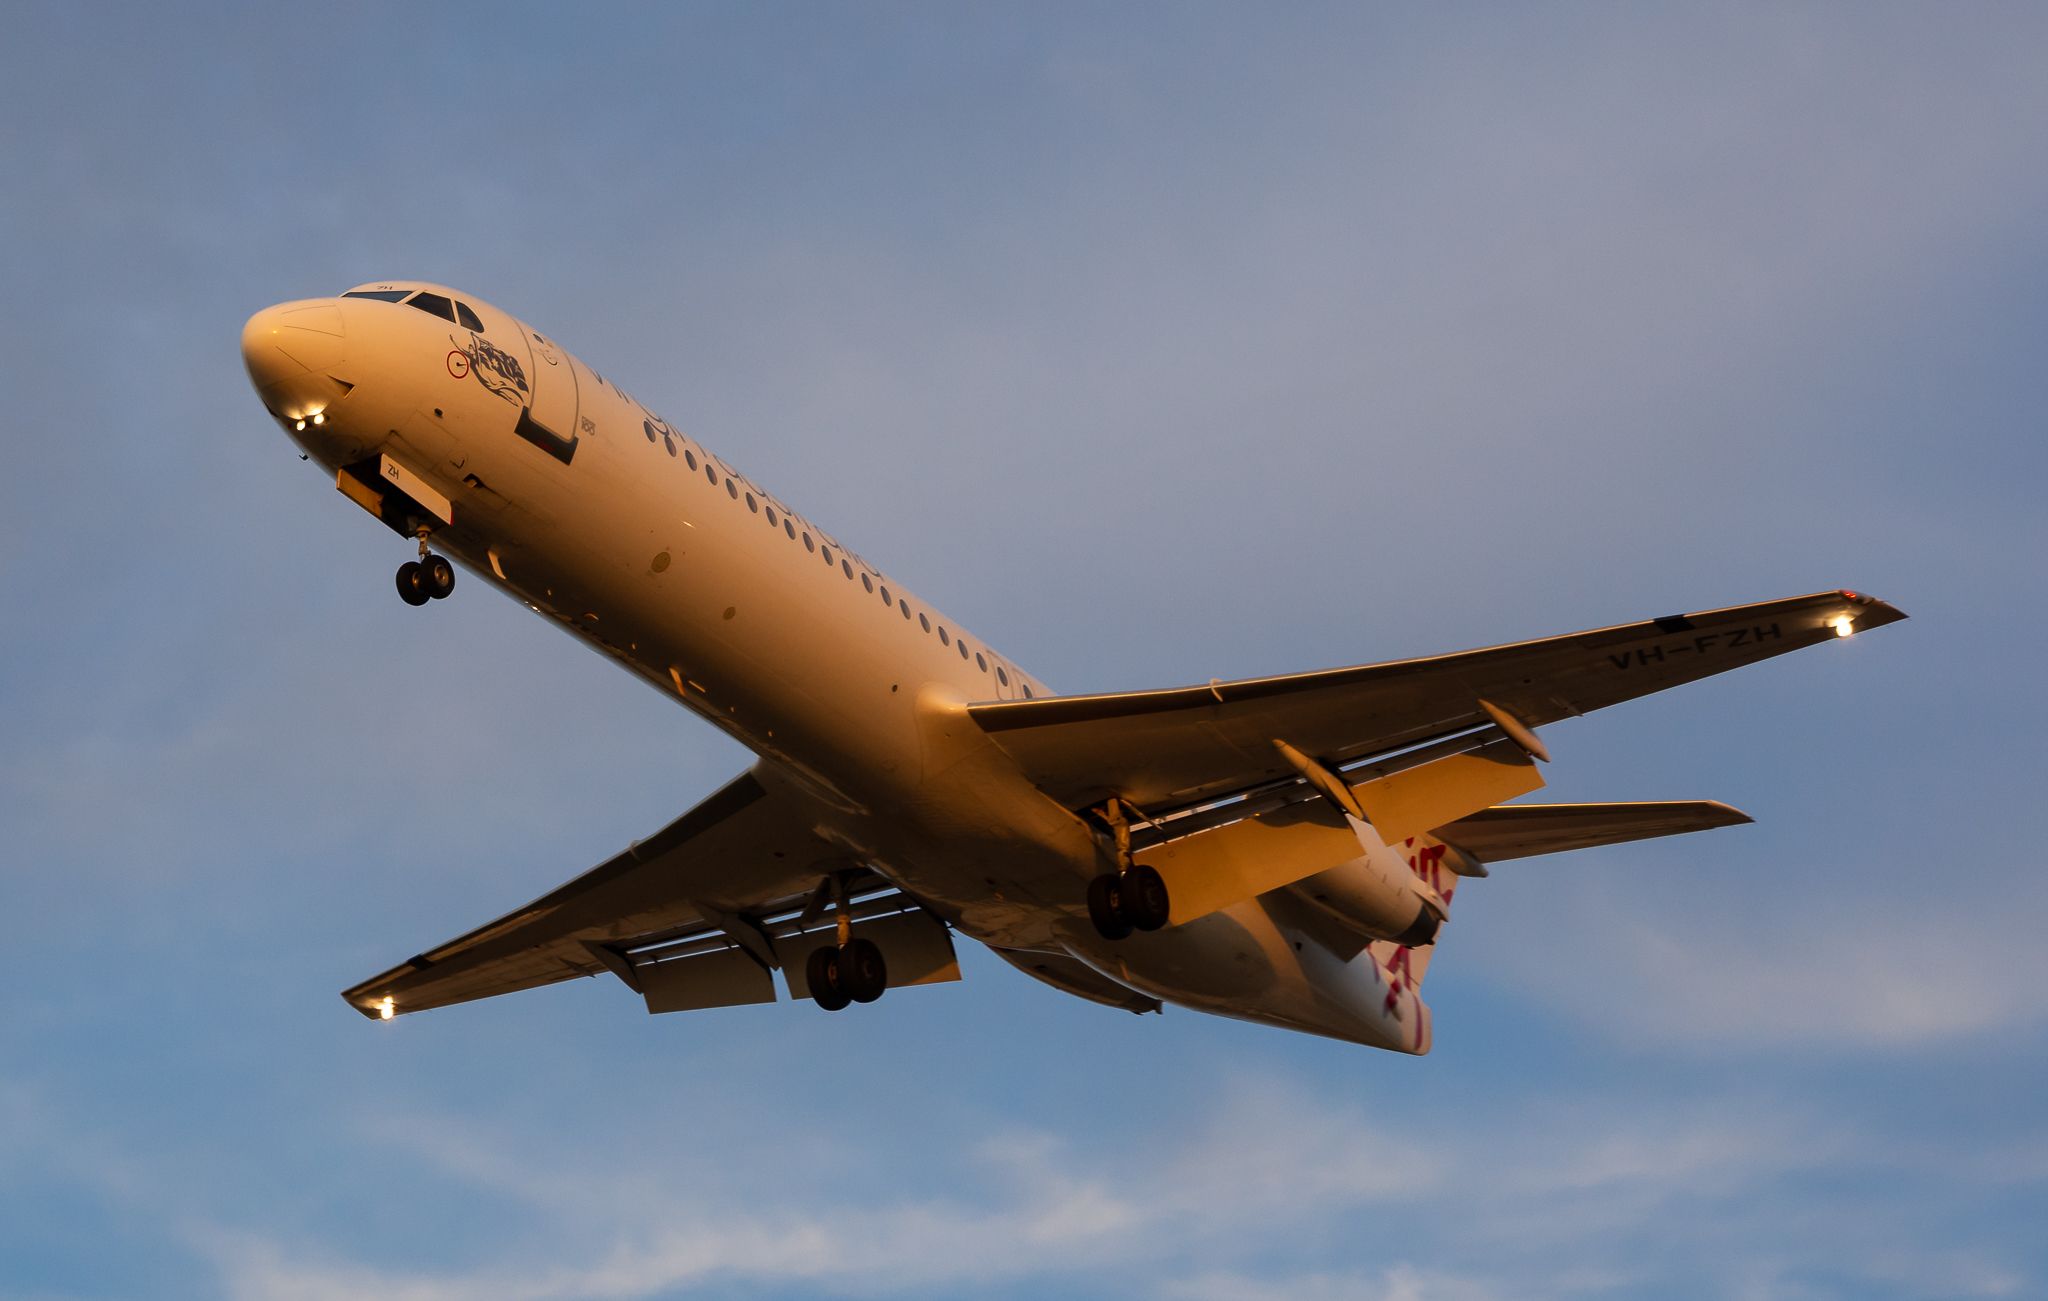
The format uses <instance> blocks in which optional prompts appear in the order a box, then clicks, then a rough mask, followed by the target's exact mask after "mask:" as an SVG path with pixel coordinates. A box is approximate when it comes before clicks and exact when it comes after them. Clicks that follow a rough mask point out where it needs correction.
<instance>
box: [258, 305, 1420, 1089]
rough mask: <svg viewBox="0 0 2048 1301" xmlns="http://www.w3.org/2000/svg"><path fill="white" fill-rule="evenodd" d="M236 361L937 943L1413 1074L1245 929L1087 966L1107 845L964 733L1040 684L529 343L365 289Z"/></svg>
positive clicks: (1356, 983)
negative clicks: (767, 795)
mask: <svg viewBox="0 0 2048 1301" xmlns="http://www.w3.org/2000/svg"><path fill="white" fill-rule="evenodd" d="M419 291H425V294H426V296H425V298H423V299H422V298H418V297H417V294H418V293H419ZM408 296H415V297H414V301H404V300H405V299H406V298H407V297H408ZM443 304H446V307H447V310H446V312H445V313H443V312H442V311H441V308H442V305H443ZM243 352H244V356H245V359H246V360H247V363H248V366H249V369H250V374H251V377H252V379H253V381H254V382H255V384H256V386H257V389H258V391H259V393H260V395H261V396H262V398H263V401H264V404H265V406H266V407H267V408H268V409H269V410H270V411H271V413H272V414H273V415H274V416H275V417H276V418H278V419H279V420H280V421H281V422H282V423H283V424H284V426H285V428H286V430H287V431H288V432H289V433H290V434H291V436H292V437H293V438H294V439H295V440H297V442H298V443H299V445H300V446H301V447H302V448H303V449H304V450H305V452H306V453H307V454H308V456H309V457H310V458H311V459H313V460H315V461H317V462H319V463H320V464H321V465H322V466H323V467H325V468H326V469H327V470H328V471H329V472H331V473H335V474H337V475H340V476H342V478H343V481H344V486H346V480H347V476H348V475H349V473H350V471H351V467H355V472H356V473H357V474H358V475H360V474H362V473H364V471H363V470H362V467H365V466H371V467H374V466H375V465H377V464H380V463H385V464H393V463H395V465H397V466H400V467H403V469H404V471H406V472H408V473H409V474H410V475H413V476H417V478H418V480H420V481H423V482H424V483H425V484H427V485H430V486H431V488H432V490H433V491H434V492H436V493H438V494H439V495H440V496H442V497H444V498H445V499H446V500H447V502H448V510H447V518H446V519H445V520H442V519H433V520H429V521H424V523H426V524H427V525H428V526H429V527H431V531H432V540H433V545H434V547H435V549H436V550H438V551H441V552H445V553H447V554H449V555H451V556H453V557H455V558H456V559H457V560H459V561H461V562H462V564H463V565H464V566H465V567H466V568H467V569H468V570H470V571H471V572H473V573H474V574H476V575H478V576H480V577H481V578H483V579H485V580H486V581H488V582H491V583H492V584H494V585H496V586H499V587H502V588H504V589H505V590H506V591H508V592H509V593H511V594H512V595H513V596H514V597H515V598H517V599H518V600H520V601H522V602H524V603H525V604H526V605H528V606H529V607H531V608H532V609H533V610H535V611H536V612H538V613H540V614H542V615H545V616H546V617H548V618H549V619H551V620H553V621H555V622H556V623H558V624H560V625H561V626H562V627H564V628H566V629H568V630H569V631H570V632H572V633H573V634H575V635H576V636H577V637H579V638H581V639H582V640H584V641H585V642H587V643H588V644H589V645H591V646H592V647H594V648H596V649H597V650H599V651H602V652H603V653H604V654H606V655H608V656H610V657H612V658H613V659H615V660H616V661H618V662H619V663H620V664H621V665H623V666H624V667H625V668H627V669H628V670H629V671H631V672H633V673H634V674H636V675H637V676H639V677H640V678H642V679H643V680H645V681H646V682H647V683H649V684H650V685H652V686H653V687H654V688H656V689H657V690H659V691H661V692H662V693H663V694H664V695H665V696H667V697H669V698H670V699H672V700H674V701H675V702H676V703H678V704H681V705H682V706H684V707H685V708H687V709H690V710H691V711H692V712H694V713H696V714H698V715H699V716H700V717H702V718H704V719H706V720H708V721H709V722H710V723H712V724H713V725H714V726H716V727H719V728H720V729H722V730H724V731H725V732H727V733H728V734H730V735H731V736H733V737H734V738H735V739H737V740H739V741H740V742H742V743H743V744H745V745H746V746H747V747H748V748H750V749H751V750H753V751H754V752H755V753H756V754H758V755H759V756H761V763H760V765H759V767H758V769H757V772H758V774H759V775H760V776H761V778H762V779H763V780H764V781H770V782H774V783H776V784H777V785H778V786H780V787H781V788H783V789H785V790H787V791H789V792H791V793H793V794H797V795H799V796H800V797H801V798H802V800H803V801H804V807H806V808H807V809H809V810H810V811H812V813H813V814H814V815H815V823H814V827H813V829H814V830H815V831H816V832H817V834H818V835H819V836H820V837H821V838H823V839H824V840H826V841H828V842H829V843H832V844H835V845H838V846H841V847H843V848H844V850H845V852H846V854H847V856H848V858H849V860H857V861H860V862H862V863H865V864H866V865H868V866H870V867H872V868H874V869H875V870H876V871H878V872H880V873H881V874H882V875H884V876H886V877H888V878H889V879H890V880H892V881H893V882H894V883H896V884H897V885H898V886H900V887H902V888H903V889H904V890H905V891H907V892H908V893H910V894H911V895H912V896H914V897H915V898H917V899H918V900H919V901H921V902H922V903H924V904H925V905H926V906H927V907H929V908H930V909H931V910H932V911H934V912H935V913H937V914H938V915H940V916H941V917H943V918H944V919H945V920H946V921H948V922H949V923H951V924H952V925H953V926H954V927H956V928H957V929H958V930H960V931H962V932H964V933H965V934H967V935H970V936H972V937H974V938H976V939H979V940H982V941H984V942H986V943H989V944H992V945H995V946H998V947H1001V948H1004V949H1022V950H1042V951H1048V952H1060V953H1066V954H1070V955H1072V956H1074V957H1077V958H1079V959H1081V960H1082V961H1084V962H1086V963H1088V964H1089V965H1090V966H1091V967H1093V968H1095V969H1096V970H1097V971H1099V972H1101V973H1102V974H1104V975H1106V976H1109V977H1110V978H1111V979H1113V980H1116V981H1118V982H1119V983H1121V984H1124V985H1126V986H1129V987H1131V988H1134V989H1137V990H1139V991H1141V992H1143V993H1146V994H1149V995H1151V996H1153V997H1157V998H1161V999H1165V1000H1167V1001H1171V1002H1175V1003H1179V1004H1182V1005H1185V1006H1191V1007H1195V1008H1199V1009H1201V1010H1205V1011H1212V1012H1218V1013H1222V1014H1224V1015H1230V1016H1236V1017H1240V1018H1244V1019H1250V1020H1256V1021H1262V1022H1268V1023H1272V1024H1277V1025H1284V1026H1288V1027H1290V1028H1295V1029H1303V1030H1309V1031H1312V1032H1315V1033H1319V1034H1326V1035H1332V1036H1335V1037H1339V1038H1344V1039H1348V1040H1353V1041H1356V1042H1363V1043H1371V1044H1375V1045H1377V1046H1382V1047H1390V1048H1396V1049H1399V1050H1402V1051H1408V1052H1414V1051H1418V1050H1426V1048H1427V1012H1426V1010H1425V1009H1423V1008H1422V1007H1421V1006H1420V1004H1419V1003H1414V1001H1413V1000H1412V996H1411V997H1409V998H1408V1000H1407V1001H1408V1002H1409V1003H1413V1006H1412V1007H1409V1006H1406V1005H1404V1006H1402V1007H1398V1008H1397V1007H1393V1006H1391V1004H1392V1003H1393V1002H1395V1001H1396V1000H1392V999H1389V998H1387V997H1386V996H1385V991H1384V989H1383V988H1382V976H1381V973H1380V971H1379V968H1378V966H1377V964H1375V963H1373V962H1372V961H1371V960H1370V959H1369V958H1362V959H1360V960H1358V961H1355V962H1348V963H1345V962H1335V961H1334V960H1330V959H1329V957H1328V955H1327V954H1320V955H1319V951H1318V950H1316V948H1315V946H1314V945H1312V944H1308V945H1304V944H1303V943H1302V942H1301V940H1300V937H1299V936H1297V935H1295V934H1293V933H1292V932H1291V931H1290V930H1289V929H1288V928H1287V927H1286V926H1285V925H1283V924H1282V923H1281V922H1280V921H1278V920H1276V919H1275V917H1274V916H1273V914H1272V912H1271V910H1269V909H1268V908H1266V907H1265V906H1263V905H1262V904H1261V903H1260V902H1259V901H1256V900H1254V901H1252V902H1250V903H1247V904H1243V905H1240V906H1237V907H1234V908H1231V909H1228V910H1226V911H1225V912H1222V913H1218V914H1216V915H1214V916H1211V917H1208V918H1204V919H1201V920H1199V921H1196V922H1193V923H1190V924H1187V925H1183V926H1177V927H1174V928H1171V929H1168V930H1164V931H1159V932H1156V933H1151V934H1141V935H1137V936H1133V937H1131V938H1130V939H1128V940H1124V941H1121V942H1118V943H1114V944H1111V943H1109V942H1106V941H1104V940H1103V939H1101V938H1100V937H1099V936H1098V935H1097V934H1096V933H1095V931H1094V930H1093V928H1092V927H1091V926H1090V925H1089V923H1088V921H1087V919H1086V914H1085V905H1084V891H1085V887H1086V884H1087V882H1088V881H1089V879H1090V878H1091V877H1092V876H1094V875H1096V874H1098V873H1100V872H1102V871H1104V870H1105V869H1106V868H1108V867H1110V866H1113V863H1112V859H1111V854H1110V850H1109V849H1108V847H1107V845H1106V844H1105V840H1104V837H1103V836H1102V835H1101V834H1100V832H1099V830H1098V829H1096V828H1095V827H1093V826H1092V825H1091V824H1090V823H1089V822H1088V821H1086V820H1084V819H1083V818H1082V817H1081V816H1079V815H1078V814H1077V813H1076V812H1075V811H1073V810H1069V809H1067V808H1064V807H1061V806H1060V805H1058V804H1057V803H1055V802H1053V801H1052V800H1051V799H1049V798H1048V797H1046V796H1045V795H1044V794H1043V793H1042V792H1040V791H1039V790H1038V789H1037V788H1036V787H1035V786H1033V785H1032V784H1031V783H1030V782H1029V781H1027V780H1025V778H1024V777H1023V776H1022V774H1021V773H1020V772H1019V771H1018V770H1017V768H1016V766H1015V764H1014V763H1013V762H1012V761H1011V760H1010V759H1009V758H1008V757H1007V756H1006V755H1005V754H1004V753H1003V752H1002V751H1000V750H999V749H997V748H996V747H995V746H994V745H993V744H992V743H990V742H989V741H988V739H987V738H986V736H985V735H984V734H983V733H982V732H981V730H980V729H979V728H977V727H976V726H975V725H974V723H973V722H972V721H971V720H970V719H969V718H968V717H967V715H966V712H965V706H966V704H967V703H968V702H970V701H983V700H991V699H1021V698H1027V697H1040V696H1045V695H1048V694H1050V691H1049V689H1048V688H1047V686H1046V684H1045V683H1043V682H1041V681H1040V680H1038V679H1037V678H1035V677H1033V676H1031V675H1030V674H1029V673H1027V672H1025V671H1024V670H1022V669H1021V668H1019V667H1018V666H1017V665H1016V663H1015V662H1014V661H1012V660H1011V659H1009V658H1008V657H1007V656H1005V655H1002V654H1001V653H999V652H997V651H996V650H995V649H994V648H992V647H990V646H989V645H988V644H987V643H986V642H984V641H982V640H981V639H980V638H978V637H976V636H974V635H973V634H972V633H971V632H969V631H967V630H966V629H964V628H962V627H961V626H960V624H959V623H958V621H956V620H953V619H950V618H948V617H946V616H945V615H944V614H942V613H941V612H939V611H937V610H935V609H933V608H932V607H931V606H930V605H928V604H926V603H924V602H922V601H920V600H919V599H918V598H917V597H916V595H915V594H914V593H912V592H910V591H908V590H907V589H906V588H905V587H904V586H903V585H902V584H901V583H900V582H898V581H896V580H895V579H893V578H890V577H889V576H888V575H885V574H883V573H881V572H879V571H878V570H877V569H876V568H875V567H874V566H872V565H870V564H869V563H867V561H866V560H865V559H864V558H863V557H862V556H861V555H860V554H859V553H857V552H854V551H851V550H849V549H848V548H846V547H845V546H844V545H843V544H842V543H840V542H839V541H838V539H837V538H835V537H834V536H833V535H831V534H830V533H828V532H826V531H825V530H823V529H821V528H820V527H818V526H817V525H816V524H814V523H813V522H812V521H810V520H809V519H808V518H807V517H805V516H804V515H802V514H801V513H799V512H795V511H792V510H791V509H790V508H789V507H788V505H787V504H786V503H784V502H783V501H782V500H781V499H779V498H777V497H775V496H773V495H772V494H770V493H769V492H767V491H766V490H765V489H763V488H762V487H761V486H760V485H759V484H756V483H754V482H753V481H752V480H750V479H749V478H747V476H746V475H744V474H743V473H741V472H739V471H738V470H736V469H734V468H733V467H732V466H731V465H730V464H729V463H728V462H726V461H725V460H724V459H723V458H722V457H720V456H718V455H717V454H715V453H713V452H711V451H710V450H709V449H708V448H706V447H705V446H704V445H703V444H701V443H699V442H698V441H697V440H696V439H694V438H692V437H690V436H689V435H687V434H685V433H683V432H681V431H680V430H679V429H677V428H676V427H675V426H674V425H672V424H670V423H669V422H667V421H665V420H663V419H662V418H660V417H659V416H657V415H656V414H655V413H654V412H652V411H651V410H649V409H648V408H647V407H646V406H644V405H643V404H642V403H640V402H638V401H636V400H635V399H634V398H633V397H632V396H630V395H629V394H628V393H627V392H626V391H625V390H623V389H622V388H621V387H620V386H619V385H618V384H617V383H616V382H615V381H614V380H613V379H611V378H610V377H608V376H606V375H604V374H602V373H600V372H598V371H595V370H593V369H592V368H591V367H589V366H587V365H585V364H584V363H583V362H582V361H580V360H579V359H577V358H576V357H575V356H574V355H572V354H571V353H569V352H568V351H567V350H565V349H564V348H562V347H561V346H560V345H559V344H557V343H555V342H554V341H553V340H552V339H551V338H548V337H546V336H544V335H541V334H539V333H538V332H536V331H534V330H532V329H531V328H530V327H528V326H526V325H524V324H523V323H522V322H520V321H518V320H517V319H515V318H513V317H511V316H508V315H506V314H505V313H503V312H499V311H497V310H496V309H494V308H492V307H490V306H489V305H488V304H487V303H484V302H483V301H481V300H479V299H477V298H475V297H473V296H470V295H467V294H464V293H461V292H459V291H456V290H452V289H447V288H444V287H440V286H432V285H426V284H423V283H420V282H390V283H388V284H373V285H365V286H361V287H359V288H358V289H355V290H351V291H349V293H348V294H346V295H343V296H340V297H335V298H325V299H308V300H302V301H298V302H292V303H285V304H280V305H279V306H277V307H273V308H269V309H267V310H265V311H263V312H260V313H258V314H257V315H256V316H255V317H253V318H251V320H250V321H249V323H248V326H247V327H246V329H245V331H244V335H243ZM386 458H388V461H386Z"/></svg>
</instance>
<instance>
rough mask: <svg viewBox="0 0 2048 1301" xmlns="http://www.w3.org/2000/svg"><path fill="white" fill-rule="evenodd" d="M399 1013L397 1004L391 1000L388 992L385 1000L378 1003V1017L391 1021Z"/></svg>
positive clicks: (380, 1019) (381, 1019)
mask: <svg viewBox="0 0 2048 1301" xmlns="http://www.w3.org/2000/svg"><path fill="white" fill-rule="evenodd" d="M397 1015H398V1007H397V1005H396V1004H394V1003H393V1002H392V1001H391V995H389V994H386V995H385V996H384V1000H383V1001H382V1002H381V1003H378V1004H377V1019H378V1020H379V1021H389V1020H390V1019H391V1018H392V1017H394V1016H397Z"/></svg>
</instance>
